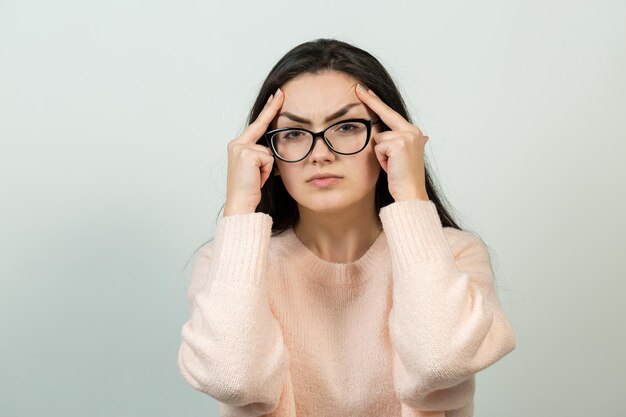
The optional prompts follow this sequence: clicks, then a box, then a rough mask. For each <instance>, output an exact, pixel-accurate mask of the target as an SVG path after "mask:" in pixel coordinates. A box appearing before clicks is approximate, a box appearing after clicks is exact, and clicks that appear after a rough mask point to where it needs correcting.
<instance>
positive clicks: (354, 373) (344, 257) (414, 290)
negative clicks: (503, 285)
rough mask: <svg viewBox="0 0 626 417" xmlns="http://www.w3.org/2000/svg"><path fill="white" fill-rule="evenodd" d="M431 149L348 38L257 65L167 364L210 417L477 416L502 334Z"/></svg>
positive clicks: (373, 64)
mask: <svg viewBox="0 0 626 417" xmlns="http://www.w3.org/2000/svg"><path fill="white" fill-rule="evenodd" d="M427 141H428V137H427V136H424V134H423V133H422V131H421V130H420V129H419V128H418V127H417V126H415V125H414V124H412V123H411V121H410V119H409V116H408V115H407V111H406V109H405V106H404V103H403V100H402V98H401V96H400V94H399V92H398V90H397V88H396V86H395V85H394V82H393V81H392V79H391V77H390V76H389V74H388V73H387V71H386V70H385V69H384V68H383V66H382V65H381V64H380V63H379V61H378V60H377V59H376V58H374V57H373V56H372V55H370V54H369V53H367V52H365V51H363V50H361V49H359V48H357V47H355V46H352V45H349V44H347V43H345V42H341V41H338V40H332V39H318V40H316V41H312V42H307V43H304V44H302V45H299V46H297V47H295V48H294V49H292V50H291V51H289V52H288V53H287V54H286V55H285V56H284V57H283V58H281V59H280V61H279V62H278V63H277V64H276V65H275V66H274V68H273V69H272V70H271V72H270V74H269V75H268V77H267V79H266V80H265V82H264V84H263V86H262V87H261V91H260V92H259V95H258V98H257V100H256V103H255V105H254V107H253V109H252V112H251V114H250V116H249V126H248V127H247V129H246V130H245V131H244V132H243V134H241V135H240V136H239V137H237V138H235V139H234V140H231V141H230V142H229V143H228V184H227V197H226V203H225V208H224V216H223V217H222V218H221V219H220V220H219V222H218V227H217V229H216V235H215V239H214V240H212V241H210V242H208V243H206V244H205V245H203V246H202V247H201V248H200V250H199V254H198V256H197V258H196V261H195V263H194V268H193V272H192V279H191V282H190V284H189V290H188V297H189V302H190V306H191V318H190V319H189V321H187V322H186V323H185V324H184V326H183V328H182V332H181V336H182V343H181V346H180V350H179V355H178V365H179V367H180V371H181V373H182V375H183V377H184V378H185V380H186V381H187V382H188V383H189V384H190V385H191V386H192V387H193V388H195V389H197V390H199V391H201V392H203V393H206V394H208V395H210V396H211V397H213V398H215V399H216V400H218V401H219V409H220V413H221V415H222V416H242V417H243V416H264V415H268V416H281V417H283V416H298V417H302V416H316V417H323V416H360V417H363V416H377V417H378V416H405V417H406V416H429V417H433V416H440V417H443V416H447V417H450V416H455V417H461V416H463V417H468V416H472V415H473V408H474V392H475V374H476V373H477V372H478V371H480V370H482V369H484V368H486V367H488V366H490V365H491V364H493V363H495V362H496V361H498V360H499V359H501V358H502V357H503V356H505V355H506V354H507V353H509V352H511V351H512V350H513V349H515V337H514V333H513V330H512V327H511V324H510V322H509V320H508V319H507V317H506V315H505V313H504V312H503V310H502V308H501V305H500V302H499V300H498V297H497V294H496V291H495V286H494V276H493V270H492V267H491V264H490V257H489V253H488V250H487V246H486V245H485V243H484V242H483V241H482V240H481V239H480V238H479V237H478V236H476V235H474V234H472V233H470V232H467V231H463V230H462V229H461V228H460V227H458V226H457V224H456V223H455V222H454V221H453V220H452V218H451V216H450V215H449V214H448V212H447V210H446V209H445V208H444V206H443V205H442V203H441V200H440V198H439V196H438V194H437V192H436V190H435V188H434V186H433V184H432V182H431V179H430V177H429V175H428V171H427V169H426V166H425V163H424V145H425V144H426V143H427Z"/></svg>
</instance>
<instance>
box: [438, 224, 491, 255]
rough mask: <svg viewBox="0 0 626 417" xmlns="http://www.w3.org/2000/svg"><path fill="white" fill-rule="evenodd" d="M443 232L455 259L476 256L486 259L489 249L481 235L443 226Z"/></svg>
mask: <svg viewBox="0 0 626 417" xmlns="http://www.w3.org/2000/svg"><path fill="white" fill-rule="evenodd" d="M443 234H444V235H445V236H446V239H447V240H448V245H449V246H450V250H451V251H452V254H453V255H454V258H455V259H459V258H476V259H488V258H489V250H488V247H487V245H486V244H485V242H484V241H483V239H482V238H481V237H479V236H478V235H476V234H475V233H473V232H470V231H467V230H459V229H456V228H454V227H444V228H443Z"/></svg>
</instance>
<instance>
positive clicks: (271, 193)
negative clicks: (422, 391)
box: [201, 38, 463, 246]
mask: <svg viewBox="0 0 626 417" xmlns="http://www.w3.org/2000/svg"><path fill="white" fill-rule="evenodd" d="M328 70H335V71H341V72H343V73H345V74H347V75H349V76H351V77H352V78H354V79H355V80H356V81H357V82H359V83H360V84H362V85H363V86H364V87H365V88H371V89H372V90H373V91H374V92H375V93H376V95H378V96H379V97H380V99H381V100H382V101H383V102H385V103H386V104H387V105H389V106H390V107H391V108H392V109H394V110H395V111H396V112H398V113H399V114H401V115H402V117H404V118H405V119H406V120H407V121H408V122H409V123H413V122H412V121H411V117H410V116H409V114H408V112H407V110H406V107H405V104H404V100H403V99H402V96H401V95H400V92H399V91H398V88H397V87H396V85H395V83H394V82H393V80H392V78H391V76H390V75H389V73H388V72H387V70H386V69H385V68H384V67H383V66H382V64H381V63H380V62H379V61H378V59H376V58H375V57H374V56H373V55H371V54H370V53H368V52H367V51H364V50H363V49H360V48H358V47H356V46H353V45H351V44H349V43H346V42H343V41H340V40H337V39H327V38H320V39H316V40H313V41H309V42H305V43H302V44H300V45H298V46H296V47H294V48H293V49H291V50H290V51H289V52H287V53H286V54H285V55H284V56H283V57H282V58H281V59H280V60H279V61H278V62H277V63H276V65H274V67H273V68H272V69H271V71H270V72H269V74H268V75H267V77H266V78H265V81H264V82H263V85H262V86H261V89H260V91H259V94H258V95H257V98H256V101H255V102H254V105H253V106H252V110H251V111H250V114H249V115H248V121H247V124H248V125H249V124H251V123H252V122H254V120H256V118H257V117H258V116H259V114H260V113H261V110H262V109H263V106H264V105H265V102H266V101H267V99H268V98H269V96H270V95H271V94H273V93H274V92H275V91H276V89H277V88H278V87H281V86H282V85H283V84H285V83H286V82H287V81H289V80H291V79H292V78H294V77H296V76H298V75H300V74H305V73H310V74H317V73H320V72H322V71H328ZM382 126H383V130H389V127H388V126H385V125H384V123H383V124H382ZM268 130H269V127H268ZM256 143H257V144H262V145H265V146H267V144H266V142H265V140H264V139H263V138H259V140H258V141H257V142H256ZM429 165H430V164H429V163H428V161H427V159H426V158H425V160H424V166H425V175H426V178H425V180H426V192H427V193H428V197H429V198H430V200H431V201H432V202H433V203H434V204H435V206H436V207H437V212H438V214H439V218H440V219H441V224H442V226H443V227H453V228H455V229H458V230H463V229H462V228H461V227H460V226H459V225H458V223H457V222H456V221H455V219H454V218H453V217H452V215H451V214H450V208H449V207H448V205H447V203H446V204H444V196H443V193H441V191H439V189H438V188H437V186H436V184H435V182H434V181H433V178H432V177H431V174H430V171H431V170H430V168H429ZM393 202H394V199H393V197H392V196H391V193H390V192H389V188H388V185H387V173H386V172H385V170H383V169H381V170H380V174H379V176H378V180H377V181H376V194H375V204H376V210H377V212H378V211H379V210H380V209H381V208H382V207H385V206H386V205H388V204H391V203H393ZM224 205H225V204H224ZM224 205H222V210H223V209H224ZM255 212H263V213H267V214H269V215H270V216H271V217H272V236H275V235H278V234H281V233H282V232H284V231H285V230H287V229H289V228H291V227H293V226H294V225H295V224H296V222H297V220H298V218H299V212H298V206H297V204H296V201H295V200H294V199H293V198H292V197H291V195H290V194H289V193H288V192H287V189H286V188H285V186H284V184H283V182H282V179H281V177H280V175H277V176H274V175H270V177H269V178H268V179H267V181H266V182H265V184H264V185H263V187H262V188H261V201H260V202H259V204H258V206H257V207H256V209H255ZM218 216H219V213H218ZM211 240H213V239H210V240H209V241H208V242H210V241H211ZM208 242H205V243H203V244H202V245H201V246H203V245H205V244H206V243H208Z"/></svg>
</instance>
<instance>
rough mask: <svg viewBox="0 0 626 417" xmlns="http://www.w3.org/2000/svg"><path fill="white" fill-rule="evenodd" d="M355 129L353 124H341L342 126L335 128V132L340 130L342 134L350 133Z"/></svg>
mask: <svg viewBox="0 0 626 417" xmlns="http://www.w3.org/2000/svg"><path fill="white" fill-rule="evenodd" d="M344 128H346V129H344ZM356 128H357V127H356V126H355V125H353V124H350V123H343V124H341V125H339V126H338V127H337V130H341V131H342V132H350V131H352V130H354V129H356Z"/></svg>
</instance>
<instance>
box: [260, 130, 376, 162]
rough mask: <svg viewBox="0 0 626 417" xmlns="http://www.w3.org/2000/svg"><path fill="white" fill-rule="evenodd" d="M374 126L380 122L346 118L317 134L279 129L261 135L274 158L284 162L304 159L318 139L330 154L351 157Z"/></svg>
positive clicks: (308, 131)
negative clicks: (324, 143) (328, 149)
mask: <svg viewBox="0 0 626 417" xmlns="http://www.w3.org/2000/svg"><path fill="white" fill-rule="evenodd" d="M376 123H380V119H375V120H371V119H347V120H342V121H340V122H337V123H335V124H333V125H331V126H329V127H327V128H326V129H324V130H322V131H321V132H317V133H315V132H311V131H310V130H307V129H302V128H291V127H283V128H280V129H274V130H270V131H269V132H267V133H265V140H266V141H267V143H268V145H269V146H270V147H271V149H272V151H273V152H274V155H275V156H276V157H277V158H278V159H280V160H282V161H285V162H300V161H302V160H303V159H304V158H306V157H307V156H308V155H309V154H310V153H311V151H312V150H313V147H314V146H315V142H316V141H317V138H318V137H321V138H322V139H323V140H324V142H326V145H328V147H329V148H330V149H331V150H332V151H333V152H336V153H338V154H341V155H353V154H355V153H359V152H361V151H362V150H363V149H365V147H366V146H367V144H368V142H369V140H370V134H371V132H372V125H375V124H376Z"/></svg>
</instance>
